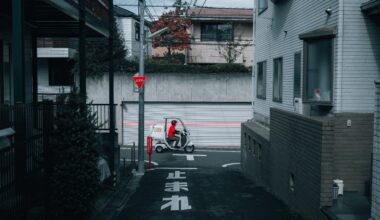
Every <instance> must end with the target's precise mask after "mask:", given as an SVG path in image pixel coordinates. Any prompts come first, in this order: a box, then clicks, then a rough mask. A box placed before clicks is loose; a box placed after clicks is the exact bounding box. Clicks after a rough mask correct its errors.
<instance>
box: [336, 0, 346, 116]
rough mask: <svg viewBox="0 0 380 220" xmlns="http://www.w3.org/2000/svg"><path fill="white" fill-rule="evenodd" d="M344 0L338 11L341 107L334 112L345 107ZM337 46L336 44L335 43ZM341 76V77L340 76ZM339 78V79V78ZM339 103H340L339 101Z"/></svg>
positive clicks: (337, 73)
mask: <svg viewBox="0 0 380 220" xmlns="http://www.w3.org/2000/svg"><path fill="white" fill-rule="evenodd" d="M343 29H344V0H340V1H339V12H338V45H337V46H339V52H338V51H337V52H338V55H337V61H338V60H339V61H340V62H339V66H338V68H337V70H336V77H334V78H335V80H336V85H337V87H338V88H339V89H337V91H339V94H336V102H337V101H338V99H339V107H338V106H337V107H338V108H337V109H335V111H334V113H336V112H337V111H340V112H342V109H343V66H344V64H343V61H344V59H343V55H344V30H343ZM334 47H335V45H334ZM338 76H339V77H338ZM338 79H339V80H338ZM337 104H338V103H337Z"/></svg>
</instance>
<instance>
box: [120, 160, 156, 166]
mask: <svg viewBox="0 0 380 220" xmlns="http://www.w3.org/2000/svg"><path fill="white" fill-rule="evenodd" d="M120 161H124V159H120ZM126 161H132V160H131V159H126ZM144 162H145V163H149V161H148V160H144ZM136 163H137V160H136ZM152 164H153V165H155V166H158V165H159V164H158V163H157V162H154V161H152Z"/></svg>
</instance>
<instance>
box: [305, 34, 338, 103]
mask: <svg viewBox="0 0 380 220" xmlns="http://www.w3.org/2000/svg"><path fill="white" fill-rule="evenodd" d="M334 39H335V37H332V36H322V37H316V38H310V39H304V43H303V73H302V74H303V89H302V102H303V103H308V104H320V105H328V106H331V105H332V103H333V97H334V61H335V59H334V56H335V54H334V48H335V40H334ZM321 40H330V41H331V48H330V52H331V65H330V76H329V78H330V83H329V87H330V90H331V92H330V101H314V100H308V97H307V95H308V94H307V88H308V72H307V68H308V64H309V60H308V52H309V49H308V44H309V43H310V42H317V41H321Z"/></svg>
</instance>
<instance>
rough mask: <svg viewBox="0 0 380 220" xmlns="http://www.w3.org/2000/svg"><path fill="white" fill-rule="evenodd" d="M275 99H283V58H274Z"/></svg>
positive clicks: (278, 100)
mask: <svg viewBox="0 0 380 220" xmlns="http://www.w3.org/2000/svg"><path fill="white" fill-rule="evenodd" d="M273 101H275V102H281V101H282V58H277V59H274V60H273Z"/></svg>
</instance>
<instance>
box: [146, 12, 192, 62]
mask: <svg viewBox="0 0 380 220" xmlns="http://www.w3.org/2000/svg"><path fill="white" fill-rule="evenodd" d="M166 27H167V28H168V30H167V31H166V32H165V33H164V34H162V35H161V36H159V37H156V38H154V39H153V42H152V46H153V47H154V48H157V47H166V48H167V49H168V55H169V56H170V55H171V54H172V50H179V51H183V50H185V49H189V48H190V43H191V37H190V33H189V32H188V30H189V28H190V27H191V23H190V20H189V19H186V18H183V17H181V16H180V13H179V11H178V10H176V11H170V12H167V13H164V14H162V15H161V17H160V19H158V21H156V22H154V24H153V26H152V28H151V32H152V33H154V32H156V31H158V30H160V29H163V28H166Z"/></svg>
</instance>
